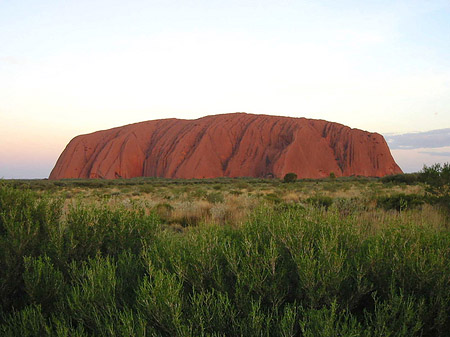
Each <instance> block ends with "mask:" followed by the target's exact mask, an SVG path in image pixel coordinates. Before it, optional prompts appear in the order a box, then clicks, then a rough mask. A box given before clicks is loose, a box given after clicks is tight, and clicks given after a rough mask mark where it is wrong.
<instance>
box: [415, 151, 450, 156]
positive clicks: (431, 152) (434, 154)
mask: <svg viewBox="0 0 450 337" xmlns="http://www.w3.org/2000/svg"><path fill="white" fill-rule="evenodd" d="M419 153H423V154H427V155H430V156H436V157H450V152H447V151H436V152H433V151H419Z"/></svg>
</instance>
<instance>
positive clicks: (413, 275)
mask: <svg viewBox="0 0 450 337" xmlns="http://www.w3.org/2000/svg"><path fill="white" fill-rule="evenodd" d="M58 184H59V186H58ZM426 186H428V185H426ZM426 186H424V185H423V183H422V182H419V181H418V182H416V183H414V184H411V183H410V182H409V183H405V182H396V181H386V182H384V183H381V182H379V181H377V180H373V179H353V180H351V179H341V178H333V179H328V180H324V181H298V182H293V183H290V184H284V183H282V182H278V181H275V180H261V181H260V180H251V179H247V180H246V179H240V180H220V179H219V180H214V181H204V182H203V183H202V182H201V181H200V182H197V181H190V182H189V181H187V182H184V183H182V182H180V181H167V180H158V179H154V180H150V179H149V180H145V179H143V180H134V181H128V182H126V181H117V182H109V181H97V182H95V181H94V182H91V181H61V182H50V181H48V182H47V181H36V182H33V181H28V182H27V181H4V182H0V335H2V336H153V335H155V336H446V335H448V331H450V264H449V263H448V261H449V259H450V249H449V247H450V230H449V226H448V217H446V213H445V212H446V209H445V207H444V208H442V207H441V205H439V204H435V203H432V204H431V205H430V202H429V201H428V199H427V192H426V191H425V190H426ZM30 188H31V189H33V190H31V189H30ZM417 200H419V201H417Z"/></svg>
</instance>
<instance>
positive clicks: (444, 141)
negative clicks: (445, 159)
mask: <svg viewBox="0 0 450 337" xmlns="http://www.w3.org/2000/svg"><path fill="white" fill-rule="evenodd" d="M385 139H386V141H387V143H388V144H389V147H390V148H391V149H392V150H395V149H420V148H439V147H445V146H450V128H447V129H439V130H431V131H426V132H413V133H405V134H400V135H385ZM429 154H431V155H443V156H447V155H449V154H448V153H447V152H442V154H439V152H430V153H429Z"/></svg>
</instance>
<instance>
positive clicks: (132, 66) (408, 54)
mask: <svg viewBox="0 0 450 337" xmlns="http://www.w3.org/2000/svg"><path fill="white" fill-rule="evenodd" d="M449 36H450V1H448V0H446V1H425V0H422V1H281V0H278V1H214V0H209V1H170V0H169V1H168V0H165V1H42V0H40V1H21V0H16V1H2V0H0V177H4V178H26V177H28V178H42V177H46V176H48V174H49V173H50V170H51V168H52V167H53V165H54V163H55V162H56V160H57V158H58V156H59V154H60V152H61V151H62V150H63V149H64V147H65V145H66V144H67V143H68V142H69V140H70V139H71V138H73V137H74V136H76V135H78V134H81V133H88V132H93V131H96V130H99V129H106V128H110V127H114V126H119V125H123V124H128V123H134V122H138V121H143V120H150V119H157V118H167V117H177V118H198V117H201V116H204V115H209V114H217V113H228V112H236V111H245V112H249V113H265V114H274V115H285V116H293V117H309V118H318V119H326V120H330V121H333V122H339V123H342V124H345V125H348V126H350V127H355V128H360V129H364V130H368V131H374V132H379V133H382V134H386V135H390V134H401V133H412V132H427V131H430V130H436V129H444V128H449V127H450V38H449ZM441 145H442V144H441ZM447 147H450V144H447ZM427 149H429V147H427ZM444 150H445V147H442V146H439V147H438V146H437V147H436V149H432V150H427V151H422V150H420V149H409V150H408V149H393V150H392V152H393V154H394V157H395V158H396V160H397V161H398V163H399V165H400V166H401V167H402V168H403V169H404V170H405V171H414V170H418V169H420V168H421V167H422V166H423V164H424V163H426V164H430V163H432V162H434V161H450V156H448V151H444ZM405 151H406V152H405ZM433 151H434V152H433ZM430 153H432V154H430ZM435 153H440V154H444V155H443V156H438V155H435ZM445 154H447V156H446V155H445Z"/></svg>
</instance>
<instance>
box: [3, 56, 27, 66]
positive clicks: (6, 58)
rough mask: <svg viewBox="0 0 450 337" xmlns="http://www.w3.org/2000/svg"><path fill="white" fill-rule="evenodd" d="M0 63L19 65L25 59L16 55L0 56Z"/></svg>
mask: <svg viewBox="0 0 450 337" xmlns="http://www.w3.org/2000/svg"><path fill="white" fill-rule="evenodd" d="M0 63H6V64H10V65H11V64H12V65H21V64H24V63H25V61H24V60H23V59H20V58H18V57H14V56H2V57H0Z"/></svg>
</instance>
